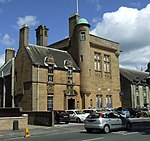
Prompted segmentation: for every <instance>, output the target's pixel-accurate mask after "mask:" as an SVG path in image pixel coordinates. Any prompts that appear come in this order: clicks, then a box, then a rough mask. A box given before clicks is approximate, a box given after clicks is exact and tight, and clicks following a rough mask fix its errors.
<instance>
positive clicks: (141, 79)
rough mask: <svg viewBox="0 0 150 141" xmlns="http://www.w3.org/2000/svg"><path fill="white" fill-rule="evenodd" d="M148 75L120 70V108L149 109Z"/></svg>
mask: <svg viewBox="0 0 150 141" xmlns="http://www.w3.org/2000/svg"><path fill="white" fill-rule="evenodd" d="M148 76H149V73H147V72H142V71H136V70H129V69H123V68H120V84H121V92H120V96H121V103H122V107H130V108H142V107H150V91H149V86H148V83H147V81H146V79H147V78H148Z"/></svg>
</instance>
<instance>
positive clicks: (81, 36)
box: [80, 31, 85, 41]
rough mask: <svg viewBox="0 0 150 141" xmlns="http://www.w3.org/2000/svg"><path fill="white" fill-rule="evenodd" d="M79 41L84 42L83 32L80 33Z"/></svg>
mask: <svg viewBox="0 0 150 141" xmlns="http://www.w3.org/2000/svg"><path fill="white" fill-rule="evenodd" d="M80 40H81V41H85V32H84V31H81V32H80Z"/></svg>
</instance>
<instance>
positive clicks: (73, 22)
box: [69, 13, 80, 38]
mask: <svg viewBox="0 0 150 141" xmlns="http://www.w3.org/2000/svg"><path fill="white" fill-rule="evenodd" d="M79 19H80V16H79V15H78V13H75V14H73V15H72V16H71V17H70V18H69V38H71V37H72V34H73V31H74V28H75V26H76V24H77V21H78V20H79Z"/></svg>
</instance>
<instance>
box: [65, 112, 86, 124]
mask: <svg viewBox="0 0 150 141" xmlns="http://www.w3.org/2000/svg"><path fill="white" fill-rule="evenodd" d="M66 112H67V113H68V114H69V117H70V121H74V122H84V121H85V118H86V117H87V114H85V113H84V112H83V111H81V110H66Z"/></svg>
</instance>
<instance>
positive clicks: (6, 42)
mask: <svg viewBox="0 0 150 141" xmlns="http://www.w3.org/2000/svg"><path fill="white" fill-rule="evenodd" d="M0 43H1V44H2V45H3V46H5V47H8V46H13V45H14V44H15V40H14V39H12V38H10V36H9V35H8V34H5V35H4V36H3V37H2V39H0Z"/></svg>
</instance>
